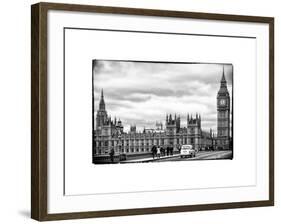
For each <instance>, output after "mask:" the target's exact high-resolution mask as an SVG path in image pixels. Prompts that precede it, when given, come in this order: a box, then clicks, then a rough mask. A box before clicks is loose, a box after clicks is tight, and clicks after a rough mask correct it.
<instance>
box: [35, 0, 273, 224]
mask: <svg viewBox="0 0 281 224" xmlns="http://www.w3.org/2000/svg"><path fill="white" fill-rule="evenodd" d="M50 10H61V11H68V12H87V13H104V14H122V15H136V16H152V17H166V18H189V19H190V18H193V19H202V20H211V21H229V22H231V21H232V22H241V23H243V22H248V23H262V24H268V25H269V68H268V69H269V77H268V78H269V108H268V110H269V174H268V175H269V182H268V188H269V192H268V194H269V199H268V200H260V201H243V202H233V203H214V204H200V205H181V206H166V207H153V208H131V209H118V210H103V211H85V212H74V213H56V214H49V213H48V141H47V140H48V130H47V127H48V116H47V114H48V98H47V95H48V94H47V93H48V72H47V70H48V55H47V49H48V33H47V26H48V20H47V14H48V11H50ZM31 41H32V44H31V59H32V63H31V117H32V119H31V137H32V138H31V160H32V162H31V177H32V178H31V186H32V189H31V217H32V218H33V219H36V220H39V221H48V220H60V219H80V218H95V217H109V216H126V215H143V214H156V213H172V212H187V211H200V210H201V211H203V210H215V209H226V208H246V207H259V206H273V205H274V18H272V17H258V16H240V15H223V14H210V13H201V12H200V13H195V12H182V11H163V10H151V9H137V8H118V7H103V6H90V5H73V4H57V3H38V4H35V5H32V7H31Z"/></svg>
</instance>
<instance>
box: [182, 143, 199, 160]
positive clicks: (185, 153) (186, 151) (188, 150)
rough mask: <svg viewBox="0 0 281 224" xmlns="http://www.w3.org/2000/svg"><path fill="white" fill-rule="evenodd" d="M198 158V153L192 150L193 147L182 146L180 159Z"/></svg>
mask: <svg viewBox="0 0 281 224" xmlns="http://www.w3.org/2000/svg"><path fill="white" fill-rule="evenodd" d="M195 156H196V152H195V150H194V149H193V148H192V145H182V146H181V153H180V157H181V158H183V157H195Z"/></svg>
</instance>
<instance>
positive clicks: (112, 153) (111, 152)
mask: <svg viewBox="0 0 281 224" xmlns="http://www.w3.org/2000/svg"><path fill="white" fill-rule="evenodd" d="M109 155H110V160H111V163H113V162H114V149H113V148H112V149H111V150H110V153H109Z"/></svg>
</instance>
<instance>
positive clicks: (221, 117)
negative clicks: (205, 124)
mask: <svg viewBox="0 0 281 224" xmlns="http://www.w3.org/2000/svg"><path fill="white" fill-rule="evenodd" d="M229 141H230V97H229V92H228V90H227V83H226V80H225V76H224V67H223V72H222V78H221V84H220V89H219V91H218V94H217V146H218V149H229Z"/></svg>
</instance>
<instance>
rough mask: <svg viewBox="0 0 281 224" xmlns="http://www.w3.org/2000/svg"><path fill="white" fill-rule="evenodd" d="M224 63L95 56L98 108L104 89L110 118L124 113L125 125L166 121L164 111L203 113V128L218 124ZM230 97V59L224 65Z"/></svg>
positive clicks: (183, 118)
mask: <svg viewBox="0 0 281 224" xmlns="http://www.w3.org/2000/svg"><path fill="white" fill-rule="evenodd" d="M222 70H223V65H222V64H201V63H200V64H196V63H191V64H188V63H150V62H128V61H107V60H96V61H95V63H94V67H93V75H94V78H93V82H94V85H93V86H94V99H95V101H94V103H95V105H94V108H95V109H94V110H95V111H94V113H95V117H96V111H97V110H98V107H99V100H100V95H101V89H103V92H104V99H105V104H106V110H107V113H108V115H110V116H111V118H114V117H116V118H117V119H118V118H120V119H121V120H122V122H123V125H124V129H125V130H129V127H130V125H131V124H135V125H136V126H137V129H138V130H140V131H141V130H143V128H144V127H146V128H154V127H155V122H156V121H162V122H163V124H165V117H166V114H169V113H172V114H173V115H174V114H175V113H176V114H178V115H180V116H181V126H182V127H184V126H186V125H187V122H186V117H187V113H189V114H193V115H195V114H196V113H200V114H201V120H202V121H201V122H202V123H201V126H202V128H203V129H205V130H209V129H210V128H212V129H214V130H216V128H217V122H216V119H217V111H216V96H217V92H218V90H219V87H220V80H221V77H222ZM224 70H225V77H226V80H227V85H228V90H229V93H230V96H231V99H232V71H233V69H232V65H224Z"/></svg>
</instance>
